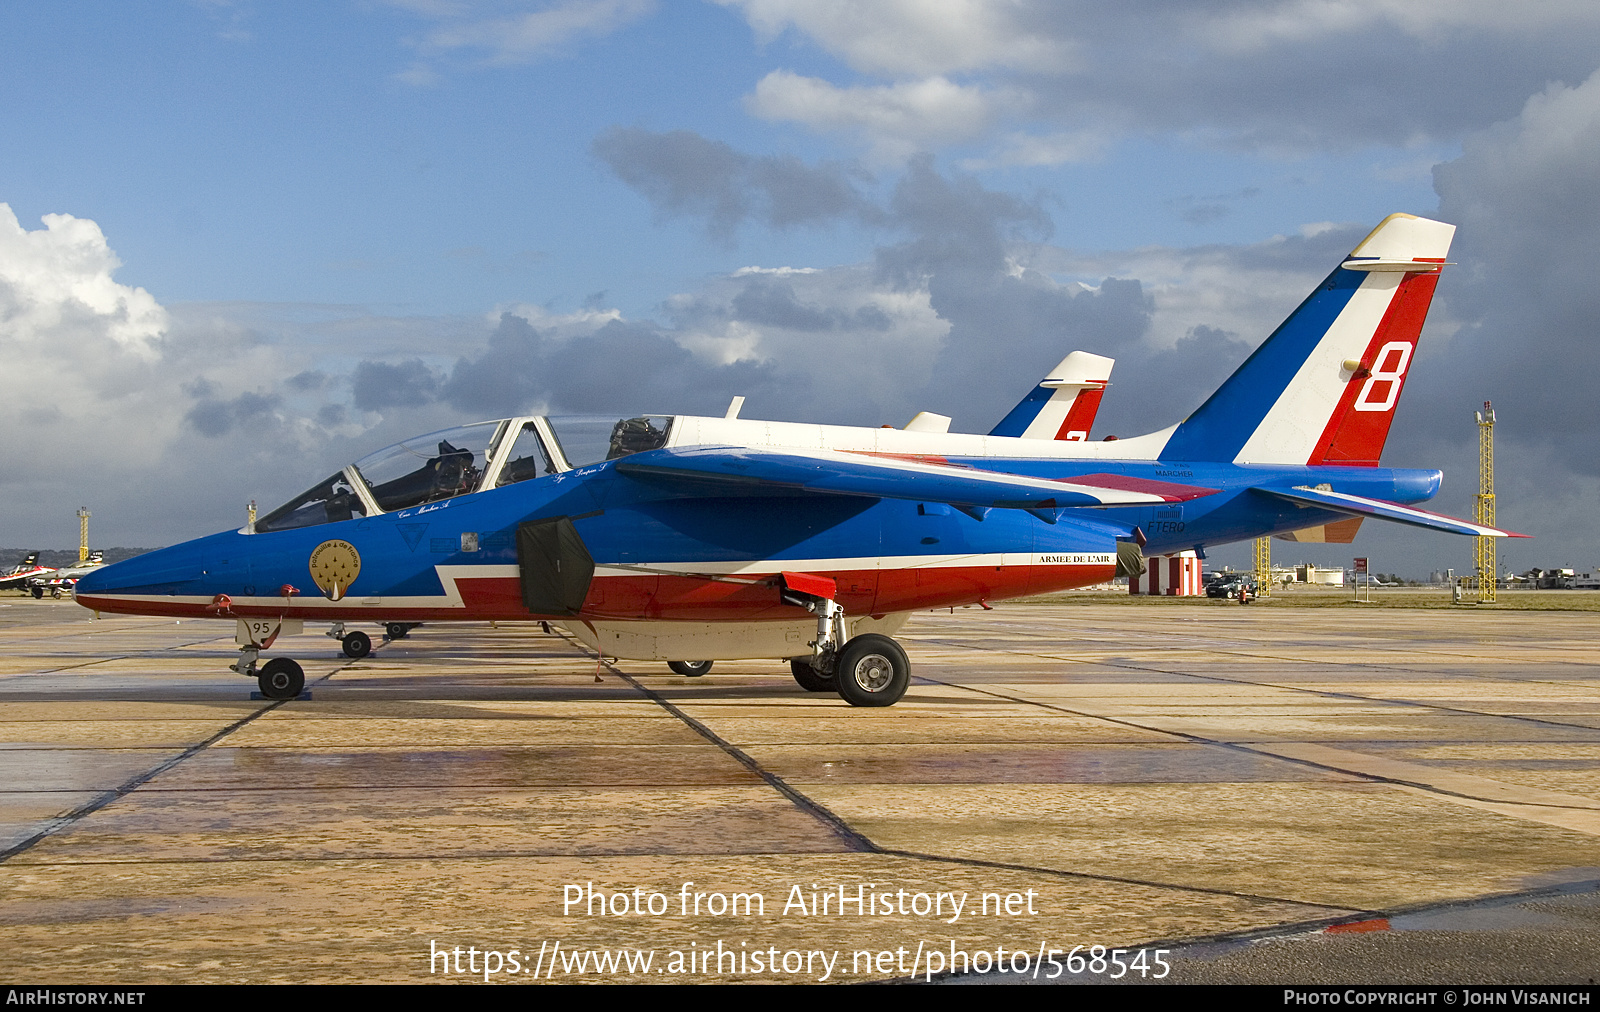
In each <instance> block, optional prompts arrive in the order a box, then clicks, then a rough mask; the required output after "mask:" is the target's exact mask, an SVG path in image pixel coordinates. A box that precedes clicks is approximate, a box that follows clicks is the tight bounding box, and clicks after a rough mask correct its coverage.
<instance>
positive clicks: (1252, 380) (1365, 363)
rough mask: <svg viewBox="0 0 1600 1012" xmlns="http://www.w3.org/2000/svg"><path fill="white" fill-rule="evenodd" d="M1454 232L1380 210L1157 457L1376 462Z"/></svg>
mask: <svg viewBox="0 0 1600 1012" xmlns="http://www.w3.org/2000/svg"><path fill="white" fill-rule="evenodd" d="M1455 231H1456V227H1455V226H1454V225H1447V224H1445V223H1444V222H1440V221H1430V220H1429V219H1427V218H1418V217H1416V216H1414V215H1409V214H1391V215H1389V217H1387V218H1385V219H1384V220H1383V222H1382V224H1380V225H1379V226H1378V227H1377V228H1375V229H1373V230H1372V232H1371V234H1370V235H1368V236H1367V237H1366V238H1365V239H1363V240H1362V241H1361V242H1360V244H1359V245H1357V246H1356V248H1355V250H1354V251H1353V252H1352V253H1351V254H1350V256H1349V257H1348V258H1346V259H1345V261H1344V263H1342V264H1340V265H1339V266H1338V267H1336V268H1334V271H1333V273H1332V274H1330V275H1328V277H1327V280H1325V281H1324V282H1323V283H1322V284H1321V285H1319V286H1318V287H1317V290H1316V291H1314V292H1312V293H1311V295H1310V296H1309V297H1307V298H1306V300H1305V301H1304V302H1302V303H1301V304H1300V308H1298V309H1296V310H1295V311H1294V313H1292V314H1291V315H1290V316H1289V318H1288V319H1287V320H1285V321H1283V323H1282V324H1281V325H1279V327H1278V329H1277V330H1275V331H1273V332H1272V336H1271V337H1269V338H1267V339H1266V341H1265V342H1263V343H1262V345H1261V347H1259V348H1257V349H1256V350H1255V352H1254V353H1253V354H1252V355H1251V356H1250V357H1249V358H1247V359H1246V360H1245V362H1244V364H1243V365H1241V366H1240V367H1239V368H1238V370H1236V371H1235V372H1234V374H1233V375H1232V376H1230V377H1228V380H1227V382H1225V383H1223V384H1222V386H1221V387H1220V388H1218V390H1217V392H1216V393H1214V394H1212V395H1211V398H1210V399H1209V400H1207V401H1206V402H1205V403H1204V404H1202V405H1201V406H1200V409H1199V410H1198V411H1196V412H1195V413H1194V414H1192V415H1190V416H1189V417H1188V418H1187V419H1185V420H1184V421H1183V422H1182V423H1180V424H1179V425H1178V426H1177V428H1176V429H1175V430H1174V431H1173V433H1172V436H1171V438H1169V439H1168V440H1167V443H1166V445H1165V447H1163V448H1162V450H1161V453H1160V458H1161V459H1163V460H1201V461H1205V460H1214V461H1234V462H1236V463H1240V464H1247V463H1261V464H1345V465H1352V466H1365V467H1376V466H1377V464H1378V458H1379V456H1380V455H1381V454H1382V452H1383V444H1384V441H1385V440H1386V439H1388V437H1389V423H1390V422H1391V421H1392V420H1393V419H1394V408H1395V405H1396V404H1398V403H1399V401H1400V390H1401V387H1402V386H1404V384H1405V377H1406V370H1407V368H1408V367H1409V366H1410V364H1411V359H1412V356H1413V355H1414V354H1415V353H1416V349H1417V337H1418V335H1419V334H1420V333H1421V332H1422V322H1423V320H1424V319H1426V318H1427V315H1428V306H1429V304H1430V303H1431V302H1432V301H1433V289H1434V286H1435V285H1436V284H1438V281H1439V269H1440V268H1441V267H1442V266H1444V263H1445V256H1446V255H1447V254H1448V253H1449V251H1450V240H1451V238H1452V237H1454V235H1455Z"/></svg>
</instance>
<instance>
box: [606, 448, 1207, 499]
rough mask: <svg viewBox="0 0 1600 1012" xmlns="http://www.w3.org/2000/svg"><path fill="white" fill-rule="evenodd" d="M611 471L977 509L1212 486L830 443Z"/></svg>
mask: <svg viewBox="0 0 1600 1012" xmlns="http://www.w3.org/2000/svg"><path fill="white" fill-rule="evenodd" d="M616 468H617V471H618V472H619V473H621V474H625V475H628V476H629V477H632V478H639V479H642V480H645V481H665V482H691V483H694V484H696V485H699V486H701V487H704V485H705V483H713V484H720V485H738V486H745V487H760V488H765V489H775V490H776V489H791V490H794V491H801V492H820V493H825V494H831V495H858V496H871V497H873V498H880V499H916V500H922V501H925V502H940V503H949V504H951V505H954V506H964V507H972V508H976V509H989V508H1001V509H1028V510H1052V509H1066V508H1072V507H1085V506H1087V507H1094V506H1132V505H1139V504H1148V503H1173V502H1185V501H1187V500H1189V499H1198V498H1200V497H1201V496H1208V495H1215V494H1216V493H1217V491H1218V489H1214V488H1201V487H1199V486H1196V485H1178V484H1174V483H1172V482H1164V481H1147V480H1145V479H1141V478H1130V477H1127V476H1125V475H1120V474H1087V475H1074V476H1073V477H1071V478H1063V479H1059V480H1057V479H1052V478H1034V477H1030V476H1028V475H1020V474H1006V473H1004V472H1001V471H989V470H983V469H980V468H974V467H966V466H964V465H961V464H951V463H949V462H948V461H945V460H944V459H943V458H941V457H933V456H915V457H907V456H896V455H886V454H876V453H850V452H840V451H834V450H808V451H804V452H797V451H795V450H792V449H785V450H782V451H778V450H761V449H754V448H751V447H743V446H695V447H686V448H668V449H661V450H649V451H646V452H644V453H635V454H633V455H631V456H628V457H624V458H622V459H621V460H618V461H617V464H616Z"/></svg>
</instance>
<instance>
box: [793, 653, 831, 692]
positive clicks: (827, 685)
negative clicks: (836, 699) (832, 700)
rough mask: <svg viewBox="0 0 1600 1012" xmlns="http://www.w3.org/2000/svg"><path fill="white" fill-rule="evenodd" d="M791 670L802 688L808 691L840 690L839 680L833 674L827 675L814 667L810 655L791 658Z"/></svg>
mask: <svg viewBox="0 0 1600 1012" xmlns="http://www.w3.org/2000/svg"><path fill="white" fill-rule="evenodd" d="M789 670H790V671H791V672H793V673H794V680H795V681H796V682H799V683H800V688H802V689H804V690H806V691H807V692H836V691H838V688H839V682H838V680H837V679H836V678H834V677H833V676H832V675H825V674H823V673H822V672H820V671H818V670H817V669H816V668H813V667H812V666H811V658H809V657H792V658H790V659H789Z"/></svg>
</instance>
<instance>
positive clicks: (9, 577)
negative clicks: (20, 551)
mask: <svg viewBox="0 0 1600 1012" xmlns="http://www.w3.org/2000/svg"><path fill="white" fill-rule="evenodd" d="M55 571H56V570H55V567H54V566H41V565H39V553H38V552H29V553H28V554H27V555H26V556H24V557H23V560H22V561H21V562H19V563H17V564H16V565H15V566H12V567H11V568H10V569H8V570H6V571H5V572H4V573H0V590H21V589H22V588H24V587H26V586H27V585H28V581H29V580H31V579H33V578H34V577H36V576H44V575H46V574H49V573H53V572H55Z"/></svg>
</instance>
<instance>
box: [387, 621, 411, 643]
mask: <svg viewBox="0 0 1600 1012" xmlns="http://www.w3.org/2000/svg"><path fill="white" fill-rule="evenodd" d="M410 631H411V627H410V626H409V625H406V624H405V623H404V622H390V623H389V624H388V625H385V626H384V627H383V633H384V635H385V636H387V637H389V638H390V639H392V640H403V639H405V638H406V633H408V632H410Z"/></svg>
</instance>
